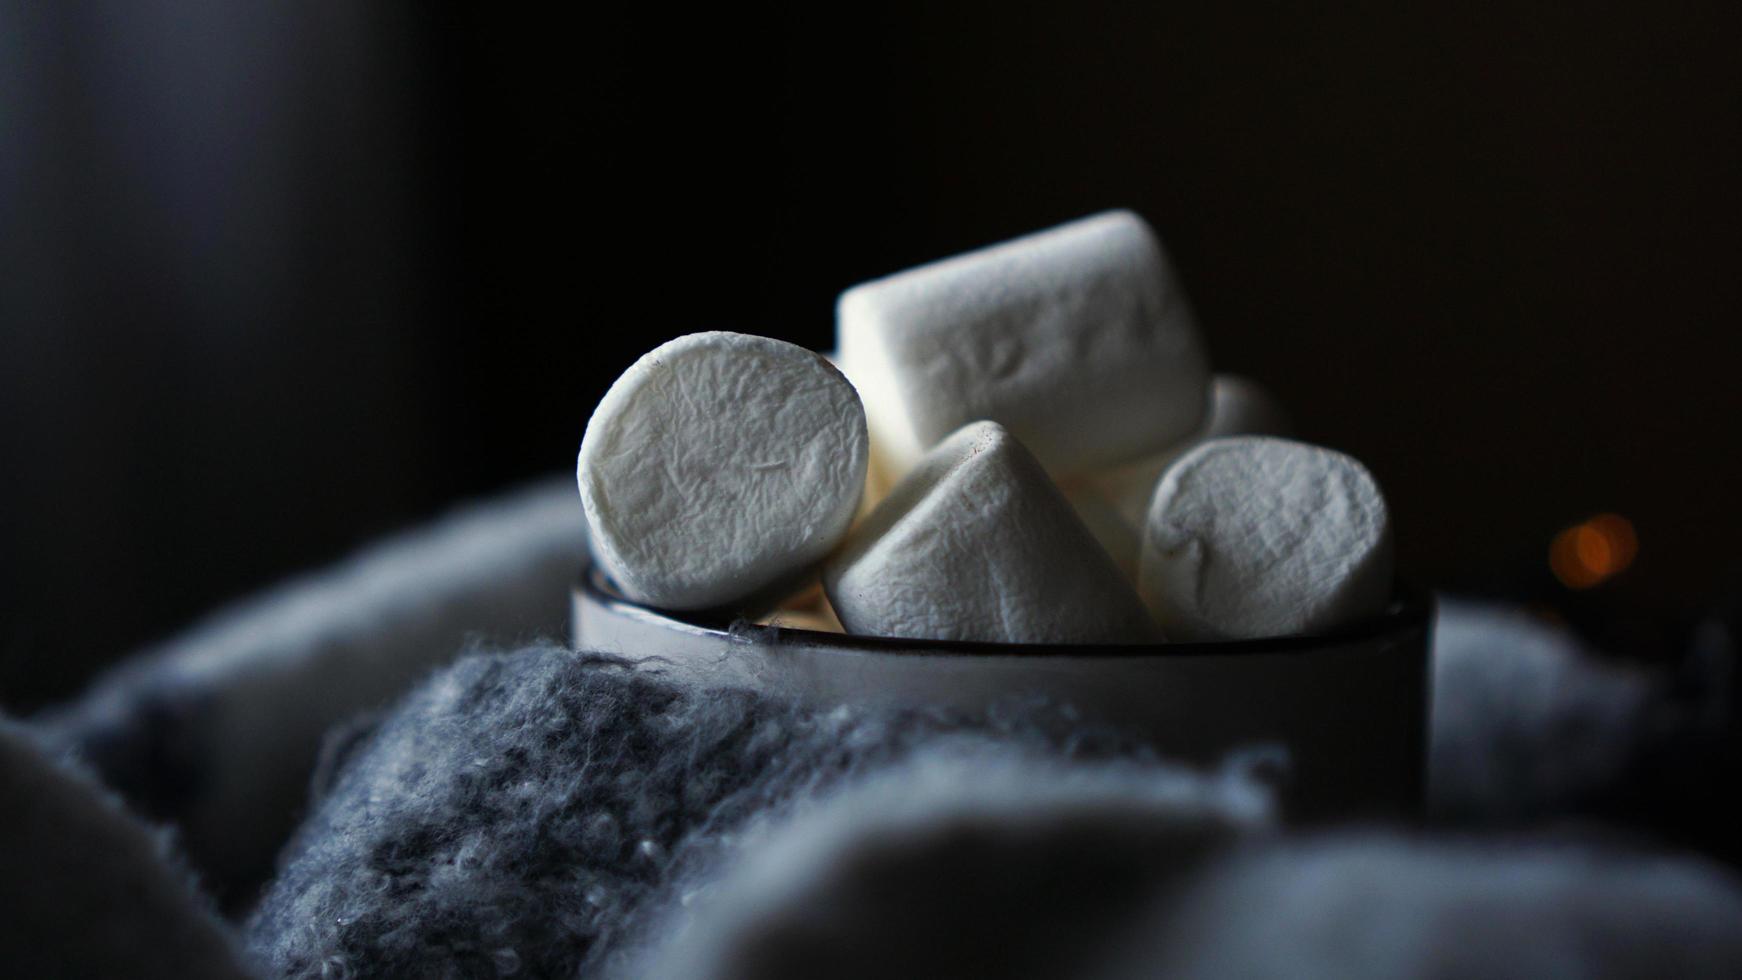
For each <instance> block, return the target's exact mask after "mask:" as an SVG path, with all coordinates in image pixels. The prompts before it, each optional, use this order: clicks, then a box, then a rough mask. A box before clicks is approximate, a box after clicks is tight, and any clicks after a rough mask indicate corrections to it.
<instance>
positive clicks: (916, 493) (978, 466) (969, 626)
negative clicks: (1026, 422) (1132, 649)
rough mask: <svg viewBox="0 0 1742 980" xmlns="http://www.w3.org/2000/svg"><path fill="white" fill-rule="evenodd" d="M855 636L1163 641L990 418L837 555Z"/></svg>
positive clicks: (946, 449) (835, 588) (837, 592)
mask: <svg viewBox="0 0 1742 980" xmlns="http://www.w3.org/2000/svg"><path fill="white" fill-rule="evenodd" d="M823 587H824V589H825V590H826V591H827V593H828V597H829V602H830V604H831V605H832V606H833V607H834V610H835V613H836V615H838V616H839V617H840V620H841V624H842V625H843V626H845V627H846V629H847V632H849V633H869V634H873V635H877V636H905V637H914V638H923V639H940V640H983V641H989V642H998V643H1143V642H1152V641H1155V640H1158V639H1160V638H1161V637H1160V633H1159V631H1158V630H1157V629H1156V628H1155V624H1154V623H1153V622H1152V621H1151V620H1150V618H1149V613H1148V612H1147V610H1145V609H1144V607H1143V602H1142V600H1141V599H1139V598H1138V597H1137V593H1136V591H1135V590H1133V589H1132V587H1131V585H1130V583H1129V582H1128V581H1126V579H1125V577H1124V576H1123V575H1122V574H1120V571H1119V569H1118V567H1117V566H1116V565H1114V563H1113V559H1111V558H1110V557H1108V555H1107V553H1106V552H1105V551H1103V550H1102V548H1101V546H1100V545H1099V544H1097V543H1096V542H1095V538H1094V536H1093V535H1091V534H1090V532H1089V529H1088V528H1086V527H1084V526H1083V522H1082V521H1080V520H1078V519H1077V516H1076V514H1075V513H1073V512H1072V511H1071V505H1070V504H1069V503H1067V502H1066V501H1065V498H1064V495H1063V494H1061V493H1060V492H1059V490H1058V488H1057V487H1055V486H1054V485H1053V484H1052V481H1051V480H1050V479H1048V478H1047V475H1046V471H1045V470H1044V469H1042V468H1041V465H1040V463H1039V462H1038V461H1036V460H1035V458H1034V456H1033V455H1032V454H1031V453H1029V451H1028V450H1027V449H1025V448H1023V446H1022V444H1021V443H1019V442H1017V441H1016V439H1015V438H1014V437H1013V436H1012V435H1011V434H1010V433H1009V432H1007V431H1005V429H1004V428H1003V427H1002V426H1000V425H998V424H997V423H995V422H976V423H974V424H971V425H967V426H964V427H963V428H962V429H960V430H959V431H957V432H956V433H955V434H954V435H952V436H950V437H949V438H947V439H945V440H944V441H943V442H942V443H939V444H938V445H937V446H936V447H934V448H933V449H932V450H931V452H929V453H927V454H926V455H925V457H924V458H923V459H922V460H921V461H920V464H919V466H918V467H917V468H915V469H914V471H913V472H912V473H909V474H908V475H907V477H906V478H905V479H903V480H902V481H901V482H900V483H898V484H896V486H895V489H893V490H892V491H890V493H889V496H888V497H887V498H885V499H884V501H883V502H882V503H881V504H879V505H877V509H876V510H873V511H872V512H871V514H870V516H869V517H867V518H865V520H864V521H862V522H861V523H860V525H859V527H858V528H857V529H855V531H854V532H853V536H852V537H851V538H850V539H849V540H848V542H847V545H846V547H844V548H842V549H841V550H840V551H839V552H837V553H836V554H835V555H833V556H832V557H830V559H829V562H828V565H827V566H826V567H825V568H824V570H823Z"/></svg>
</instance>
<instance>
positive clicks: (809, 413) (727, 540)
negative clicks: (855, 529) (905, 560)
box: [576, 332, 869, 609]
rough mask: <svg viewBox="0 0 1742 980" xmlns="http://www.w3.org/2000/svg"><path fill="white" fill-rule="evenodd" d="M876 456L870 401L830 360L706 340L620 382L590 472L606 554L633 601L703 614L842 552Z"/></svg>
mask: <svg viewBox="0 0 1742 980" xmlns="http://www.w3.org/2000/svg"><path fill="white" fill-rule="evenodd" d="M868 452H869V446H868V439H867V436H866V430H865V414H864V410H863V409H862V408H861V407H860V403H859V396H858V395H857V394H856V393H855V392H854V390H853V386H852V385H850V384H848V383H847V380H846V378H844V377H843V376H842V375H841V373H840V372H839V371H838V370H836V369H835V368H834V366H832V365H831V364H830V363H829V362H828V361H827V360H826V359H824V358H823V357H822V356H821V355H819V354H815V353H812V352H811V351H808V350H805V349H804V348H802V347H798V346H796V345H793V344H788V343H785V342H783V341H778V340H771V339H768V338H766V337H752V336H747V335H745V334H737V333H724V332H713V333H698V334H690V335H689V336H686V337H680V338H678V339H676V340H673V341H671V342H669V343H666V344H663V345H661V346H659V347H657V348H655V349H654V350H653V351H651V352H649V353H648V354H646V355H644V356H643V357H642V358H641V359H640V360H638V361H636V362H635V363H634V364H633V365H632V366H630V368H629V370H628V371H626V372H624V373H623V376H622V377H620V378H618V379H617V381H616V382H615V383H614V384H612V385H611V388H610V390H609V391H607V392H606V394H605V397H604V399H602V400H601V401H600V402H599V407H598V408H597V409H595V410H594V412H593V416H592V418H591V419H590V420H589V421H588V422H587V432H586V436H585V437H584V438H583V439H582V441H581V451H580V457H579V460H578V463H577V466H576V477H577V481H578V483H579V484H580V490H581V503H582V505H583V506H584V508H585V510H586V514H587V525H588V528H589V530H590V531H591V540H592V546H593V552H594V555H595V556H596V557H597V559H598V560H599V563H600V565H601V567H603V569H604V570H605V571H606V573H608V574H609V575H610V576H611V578H612V579H613V580H614V581H615V582H616V583H617V585H618V587H619V588H621V589H622V590H623V592H624V594H626V595H628V596H629V597H630V598H632V599H636V600H638V601H641V602H645V603H648V604H650V605H655V606H661V607H664V608H667V609H702V608H708V607H712V606H720V605H724V604H727V603H730V602H732V601H734V600H738V599H741V598H744V597H746V596H749V595H752V594H754V593H756V592H758V591H759V590H761V589H764V588H766V587H768V586H771V585H773V584H775V583H776V582H778V581H780V580H783V579H784V578H786V577H787V576H789V575H792V574H795V573H797V572H799V571H801V570H802V569H803V568H804V567H805V566H808V565H811V564H813V563H815V562H816V561H818V560H819V559H821V558H822V557H823V555H825V554H827V553H828V552H829V550H830V549H832V548H833V547H834V546H835V545H836V544H837V543H838V542H839V541H840V539H841V537H842V536H843V535H844V534H845V533H846V530H847V526H848V524H849V523H850V522H851V521H852V519H853V513H854V510H855V509H856V508H857V506H858V503H859V496H860V493H861V492H862V490H863V488H864V485H865V465H866V457H867V454H868Z"/></svg>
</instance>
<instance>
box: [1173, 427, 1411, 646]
mask: <svg viewBox="0 0 1742 980" xmlns="http://www.w3.org/2000/svg"><path fill="white" fill-rule="evenodd" d="M1139 583H1140V587H1141V589H1142V591H1143V596H1144V598H1145V599H1146V600H1147V601H1148V602H1149V604H1150V607H1151V609H1153V610H1154V612H1155V614H1156V618H1157V619H1158V620H1160V622H1161V624H1162V626H1163V627H1165V628H1166V629H1167V631H1168V633H1169V635H1171V636H1172V637H1173V638H1174V639H1180V640H1213V639H1239V638H1247V637H1259V636H1280V635H1283V634H1290V633H1313V632H1319V631H1323V630H1326V629H1330V628H1332V627H1335V626H1338V625H1341V624H1343V623H1345V622H1348V621H1351V620H1355V619H1359V618H1361V617H1363V616H1368V615H1372V614H1375V613H1377V612H1379V611H1380V610H1382V609H1383V608H1384V607H1385V605H1386V603H1387V601H1388V600H1389V599H1390V596H1391V519H1390V515H1389V513H1388V511H1387V509H1386V506H1385V498H1384V497H1383V496H1381V495H1380V493H1379V487H1378V485H1377V484H1376V483H1374V482H1373V477H1372V475H1371V474H1369V473H1368V472H1367V470H1366V468H1365V467H1363V466H1362V465H1361V464H1360V463H1358V462H1356V461H1355V460H1354V459H1352V458H1350V457H1348V456H1345V455H1343V454H1342V453H1338V452H1332V451H1331V450H1329V449H1320V448H1318V447H1316V446H1309V445H1306V444H1304V443H1298V442H1289V441H1287V440H1285V439H1271V438H1265V437H1259V436H1245V437H1240V438H1234V439H1213V440H1211V441H1209V442H1205V443H1202V444H1201V445H1199V446H1197V447H1196V448H1194V449H1192V450H1191V451H1190V452H1188V453H1186V454H1185V455H1184V456H1183V457H1181V458H1180V460H1179V461H1178V462H1176V463H1175V464H1174V465H1173V466H1171V467H1169V468H1168V471H1167V475H1166V476H1164V477H1163V478H1162V480H1161V486H1160V487H1158V488H1157V489H1156V492H1155V500H1154V501H1153V503H1152V504H1151V506H1150V511H1149V518H1148V523H1147V525H1146V526H1145V529H1144V539H1143V554H1142V568H1141V571H1140V574H1139Z"/></svg>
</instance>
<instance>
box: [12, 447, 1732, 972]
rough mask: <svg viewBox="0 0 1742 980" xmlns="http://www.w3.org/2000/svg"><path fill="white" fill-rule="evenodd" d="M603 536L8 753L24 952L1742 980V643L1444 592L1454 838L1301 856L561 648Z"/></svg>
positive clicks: (332, 613)
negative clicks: (1541, 617) (1632, 639)
mask: <svg viewBox="0 0 1742 980" xmlns="http://www.w3.org/2000/svg"><path fill="white" fill-rule="evenodd" d="M583 547H584V536H583V535H582V533H581V531H580V524H579V517H578V507H576V506H575V505H574V503H573V491H572V489H571V488H569V487H568V486H567V485H566V481H561V482H553V483H551V484H548V485H543V486H539V487H534V488H530V489H528V490H526V491H524V492H521V493H518V494H514V495H509V496H507V497H505V498H503V499H501V500H498V501H493V502H490V503H487V504H484V505H482V506H479V507H475V508H472V509H470V510H467V511H464V512H461V513H458V514H455V515H453V516H450V517H449V518H447V519H445V520H444V521H442V522H440V523H438V524H437V525H434V526H432V527H431V528H429V529H427V530H425V531H420V532H416V533H413V534H410V535H406V536H403V537H401V538H398V539H396V540H393V541H390V542H388V543H386V544H384V545H381V546H379V547H378V548H376V549H372V550H371V551H370V552H368V553H366V554H363V555H361V556H359V557H357V558H355V559H353V560H351V561H349V562H347V563H345V564H343V565H341V566H339V567H337V568H335V569H333V570H331V571H329V572H327V573H323V574H320V575H316V576H312V577H309V578H307V579H305V580H302V581H300V582H296V583H292V584H290V585H287V586H285V587H283V588H282V589H280V590H276V591H275V592H273V593H271V594H269V595H267V596H263V597H262V598H260V599H258V600H255V601H253V602H250V603H246V604H244V605H242V606H240V607H237V608H234V609H231V610H227V611H224V612H222V613H220V614H219V615H218V616H216V617H215V618H214V619H213V620H211V621H209V622H207V623H205V624H202V625H200V626H198V627H196V628H195V629H194V630H193V631H192V632H190V634H189V635H187V636H186V637H183V638H179V639H174V640H171V641H170V642H168V643H165V644H163V645H161V646H160V647H158V648H156V649H154V650H151V651H147V652H145V653H143V654H142V655H141V656H140V657H138V658H136V659H135V660H134V661H132V662H131V663H129V664H126V665H124V666H123V667H122V668H120V669H118V670H117V671H115V672H114V673H112V674H111V675H110V676H108V677H106V678H104V679H102V680H100V681H99V682H98V684H96V685H94V686H93V688H92V689H91V691H90V692H89V693H88V694H87V695H86V696H85V697H84V698H82V699H80V700H79V701H77V702H75V703H73V704H69V705H66V706H64V707H62V708H60V709H57V710H55V711H53V712H50V713H48V714H45V715H43V716H41V717H39V718H36V719H32V720H31V721H30V722H28V723H26V724H8V725H7V726H6V727H5V728H0V735H3V736H4V738H3V739H0V747H4V749H5V752H6V762H7V765H6V768H5V773H4V775H5V776H6V778H5V779H4V780H0V821H3V824H0V826H3V828H4V831H5V837H4V840H5V841H6V843H7V847H6V849H5V855H6V856H5V858H4V860H6V861H7V862H8V863H9V864H10V865H11V866H10V867H9V868H7V869H6V871H7V873H5V874H3V875H0V888H4V889H6V890H7V892H8V894H6V895H4V896H0V908H7V909H20V908H28V909H29V910H30V912H31V914H30V915H26V916H19V915H9V916H5V917H0V961H5V962H8V963H22V964H27V965H35V966H38V967H40V968H39V969H31V970H26V971H25V974H24V975H43V976H55V975H64V976H86V975H90V976H97V975H103V976H126V975H159V974H162V975H183V976H214V977H216V976H250V975H251V976H261V977H270V976H299V977H361V976H417V977H424V976H437V977H440V976H482V977H495V976H532V977H546V976H559V977H560V976H607V977H721V978H724V977H746V978H748V977H777V978H778V977H800V976H803V977H813V976H847V977H856V976H865V977H873V976H876V977H883V976H1001V977H1030V976H1032V977H1043V976H1045V977H1050V976H1082V977H1107V978H1124V977H1137V976H1181V977H1222V976H1238V977H1284V976H1287V977H1300V976H1306V977H1314V976H1325V977H1332V976H1335V977H1368V976H1371V977H1380V976H1385V977H1393V976H1420V977H1429V976H1433V977H1442V976H1482V977H1487V976H1500V977H1509V976H1516V977H1538V976H1560V977H1632V976H1661V975H1675V976H1695V977H1698V976H1711V977H1719V976H1734V975H1737V974H1738V972H1739V971H1742V879H1739V878H1738V876H1737V874H1736V872H1735V870H1734V868H1733V862H1734V860H1735V857H1736V851H1735V848H1734V843H1733V841H1732V839H1731V838H1732V836H1733V831H1732V829H1731V828H1733V826H1734V825H1735V817H1736V815H1737V814H1736V811H1735V809H1734V806H1733V804H1731V803H1730V802H1729V799H1728V797H1729V795H1730V794H1728V793H1726V792H1724V788H1725V787H1724V784H1725V783H1726V782H1727V781H1728V780H1729V779H1731V778H1733V776H1734V774H1735V773H1736V771H1737V766H1736V758H1737V753H1736V751H1735V744H1736V739H1735V737H1734V727H1733V723H1732V721H1731V712H1730V700H1729V693H1728V692H1729V686H1728V683H1727V678H1726V671H1727V670H1728V667H1729V665H1730V664H1731V663H1732V662H1733V654H1734V651H1733V643H1732V634H1731V633H1730V632H1729V630H1728V629H1727V628H1726V625H1725V624H1722V623H1716V624H1712V626H1711V627H1710V628H1709V629H1708V630H1706V631H1705V632H1703V633H1702V634H1701V643H1700V645H1699V647H1698V648H1697V649H1695V650H1693V651H1690V653H1689V656H1688V657H1687V659H1686V661H1685V662H1684V663H1683V664H1681V665H1680V666H1679V669H1678V670H1676V671H1675V672H1649V671H1646V670H1643V669H1641V668H1637V667H1629V666H1622V665H1619V664H1616V663H1613V662H1610V661H1608V660H1606V659H1604V658H1602V657H1600V656H1598V655H1596V654H1594V653H1592V652H1591V651H1588V650H1585V649H1583V648H1582V647H1581V646H1580V645H1579V644H1578V643H1577V642H1576V641H1575V640H1574V639H1573V638H1572V637H1571V636H1569V635H1568V634H1566V633H1564V632H1561V631H1559V630H1556V629H1553V628H1550V627H1547V626H1544V625H1541V624H1539V623H1537V622H1536V621H1534V620H1531V619H1529V618H1527V617H1525V616H1524V615H1522V614H1520V613H1517V612H1514V611H1511V610H1507V609H1504V608H1495V607H1489V606H1483V605H1478V604H1472V603H1466V602H1458V601H1444V602H1442V606H1441V615H1440V620H1439V623H1438V638H1437V642H1436V649H1435V657H1434V695H1433V697H1434V701H1433V722H1432V726H1433V727H1432V738H1431V753H1430V760H1429V763H1430V782H1429V785H1430V790H1429V799H1428V810H1427V814H1426V817H1425V819H1424V820H1423V821H1421V822H1419V823H1416V824H1413V825H1408V826H1405V825H1392V826H1375V825H1367V826H1351V827H1315V828H1312V829H1300V828H1296V827H1292V826H1291V825H1290V824H1289V822H1288V820H1287V814H1285V813H1279V812H1278V810H1277V807H1276V805H1275V803H1274V801H1273V799H1272V794H1271V792H1270V787H1269V785H1268V783H1267V780H1268V779H1270V778H1272V775H1273V774H1272V773H1271V771H1270V769H1269V768H1268V767H1265V766H1261V765H1255V764H1252V763H1251V762H1250V761H1249V760H1248V758H1247V757H1246V756H1241V755H1236V756H1235V757H1233V758H1230V759H1229V760H1227V761H1226V762H1225V763H1224V764H1223V765H1221V766H1219V767H1216V768H1213V769H1210V770H1203V769H1194V768H1188V767H1184V766H1181V765H1178V764H1175V763H1173V762H1170V761H1169V760H1168V759H1166V758H1164V757H1159V756H1157V755H1156V754H1155V753H1154V752H1153V751H1152V750H1150V749H1148V748H1146V747H1145V746H1143V745H1140V744H1137V743H1134V742H1131V741H1129V740H1127V739H1124V738H1122V737H1121V735H1120V733H1118V732H1116V731H1104V730H1096V729H1092V728H1088V729H1085V728H1084V727H1083V726H1081V725H1080V724H1078V723H1076V722H1073V721H1072V720H1071V718H1072V716H1071V713H1070V711H1069V706H1068V705H1053V704H1045V703H1021V704H1011V705H1009V706H1008V709H1007V710H1004V711H1000V712H996V713H994V716H993V717H994V720H993V721H990V722H979V721H972V720H969V719H965V718H959V717H953V716H950V715H948V714H946V713H941V712H934V711H925V710H912V711H905V712H892V711H876V710H868V709H855V708H851V707H849V708H831V709H827V710H823V709H817V708H814V707H810V706H807V705H804V704H798V703H791V702H787V701H782V700H779V699H774V698H769V697H764V696H759V695H755V694H752V693H749V692H741V691H739V692H718V691H716V692H703V691H695V690H689V689H685V688H683V687H681V686H677V685H675V684H673V683H671V682H669V681H667V680H666V679H664V678H662V677H661V676H659V675H658V673H657V671H653V670H648V669H643V668H638V667H633V666H629V665H626V664H623V663H621V662H618V661H615V660H613V659H610V658H605V657H598V656H590V655H586V654H584V653H582V654H576V653H573V652H571V651H569V650H567V649H566V648H565V647H563V646H562V645H561V644H560V643H557V642H552V640H553V639H558V638H560V637H561V636H562V635H563V616H564V606H563V595H564V593H565V592H566V589H567V586H568V583H569V582H570V581H571V580H572V578H573V576H574V574H575V572H576V571H577V567H578V560H577V556H578V555H579V554H581V552H582V549H583ZM539 637H544V638H545V639H539ZM19 774H22V775H19ZM123 800H125V804H123V802H122V801H123ZM159 827H161V828H163V829H162V830H159V829H156V828H159ZM122 895H124V896H126V900H125V901H120V900H118V899H117V896H122ZM160 937H161V938H160Z"/></svg>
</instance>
